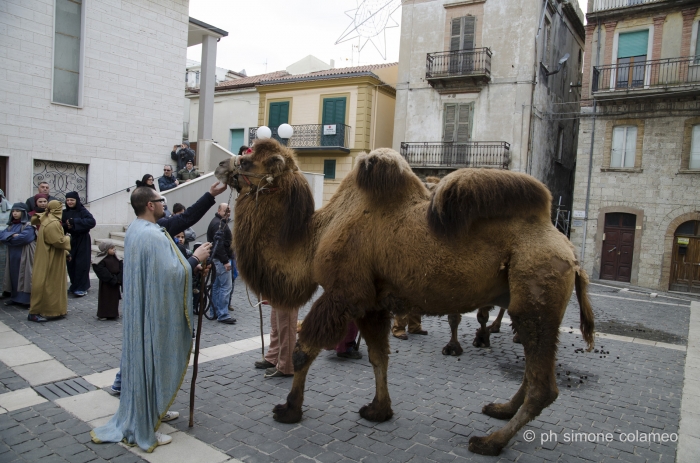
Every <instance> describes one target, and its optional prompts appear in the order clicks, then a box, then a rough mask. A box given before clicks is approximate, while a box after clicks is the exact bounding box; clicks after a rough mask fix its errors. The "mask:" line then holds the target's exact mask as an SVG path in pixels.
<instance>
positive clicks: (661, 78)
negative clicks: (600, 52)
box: [592, 56, 700, 92]
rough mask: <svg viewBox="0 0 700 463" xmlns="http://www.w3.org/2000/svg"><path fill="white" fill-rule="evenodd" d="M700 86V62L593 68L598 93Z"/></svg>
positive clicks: (678, 60) (668, 60) (669, 61)
mask: <svg viewBox="0 0 700 463" xmlns="http://www.w3.org/2000/svg"><path fill="white" fill-rule="evenodd" d="M688 84H700V59H698V58H696V57H693V56H691V57H687V58H664V59H657V60H649V61H639V62H637V63H634V62H633V63H625V64H608V65H605V66H596V67H594V68H593V84H592V85H593V86H592V90H593V91H594V92H598V91H605V90H627V89H643V88H649V87H677V86H681V85H688Z"/></svg>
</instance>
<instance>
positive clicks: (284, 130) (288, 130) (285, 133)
mask: <svg viewBox="0 0 700 463" xmlns="http://www.w3.org/2000/svg"><path fill="white" fill-rule="evenodd" d="M277 135H279V137H280V138H281V139H282V140H283V143H284V146H287V143H289V139H290V138H292V135H294V127H292V126H291V125H289V124H282V125H280V126H279V127H277Z"/></svg>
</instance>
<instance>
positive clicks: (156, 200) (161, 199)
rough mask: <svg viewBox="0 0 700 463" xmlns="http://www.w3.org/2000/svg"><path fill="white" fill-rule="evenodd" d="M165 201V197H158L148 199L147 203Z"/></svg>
mask: <svg viewBox="0 0 700 463" xmlns="http://www.w3.org/2000/svg"><path fill="white" fill-rule="evenodd" d="M164 201H165V198H160V199H152V200H150V201H148V202H149V203H162V202H164Z"/></svg>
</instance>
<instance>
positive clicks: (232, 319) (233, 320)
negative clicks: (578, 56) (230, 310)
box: [219, 318, 236, 325]
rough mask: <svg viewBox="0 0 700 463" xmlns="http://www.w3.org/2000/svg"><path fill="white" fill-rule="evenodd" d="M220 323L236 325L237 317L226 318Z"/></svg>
mask: <svg viewBox="0 0 700 463" xmlns="http://www.w3.org/2000/svg"><path fill="white" fill-rule="evenodd" d="M219 323H223V324H224V325H235V324H236V319H235V318H227V319H225V320H219Z"/></svg>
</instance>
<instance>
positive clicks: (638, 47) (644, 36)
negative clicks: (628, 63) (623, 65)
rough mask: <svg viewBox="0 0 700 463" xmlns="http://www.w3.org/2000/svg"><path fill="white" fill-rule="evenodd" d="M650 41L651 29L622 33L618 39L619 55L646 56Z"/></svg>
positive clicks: (626, 56) (627, 56) (623, 56)
mask: <svg viewBox="0 0 700 463" xmlns="http://www.w3.org/2000/svg"><path fill="white" fill-rule="evenodd" d="M648 43H649V29H645V30H643V31H636V32H628V33H626V34H620V35H619V36H618V41H617V57H618V58H629V57H630V56H646V54H647V45H648Z"/></svg>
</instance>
